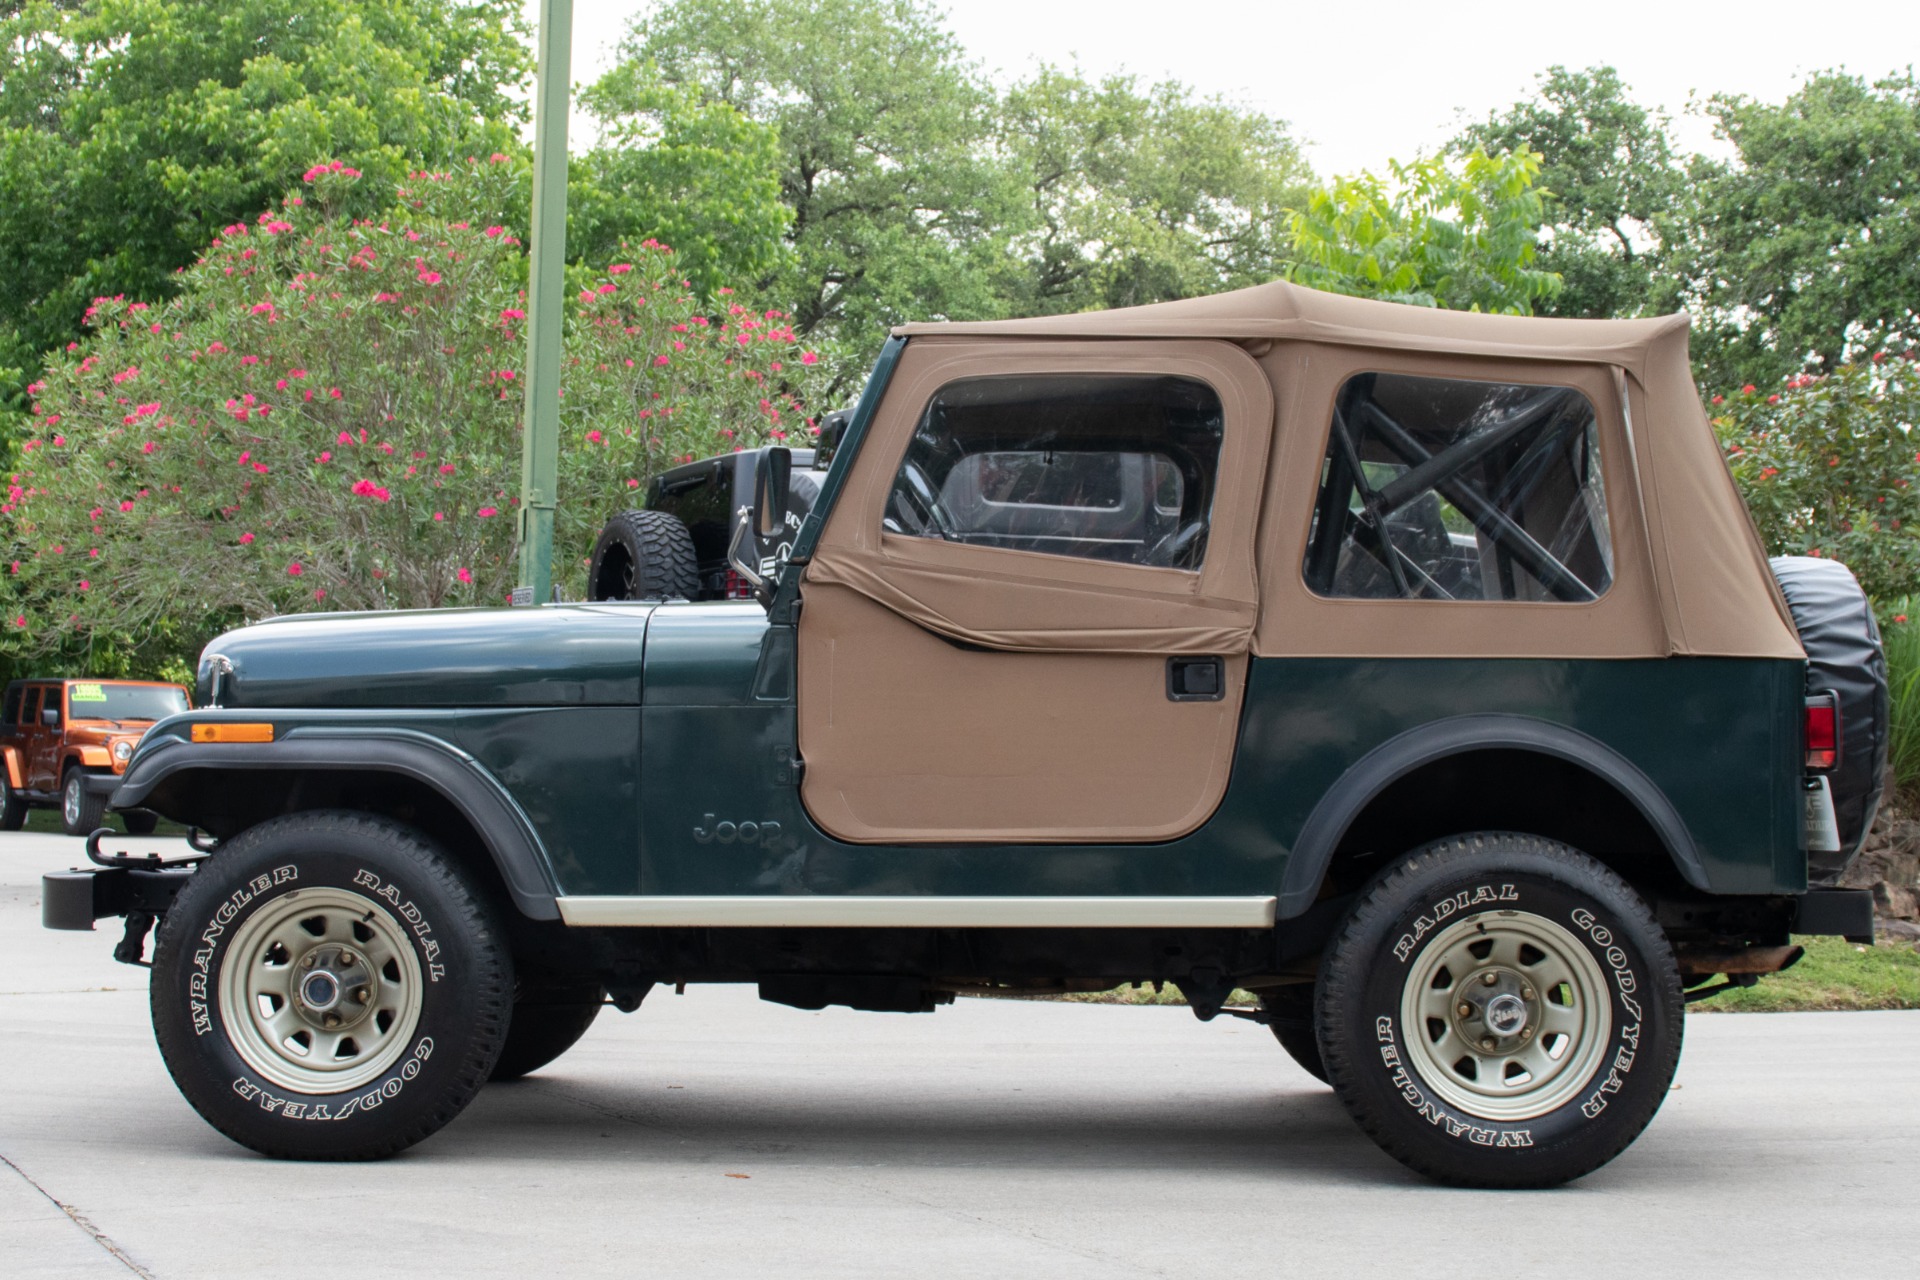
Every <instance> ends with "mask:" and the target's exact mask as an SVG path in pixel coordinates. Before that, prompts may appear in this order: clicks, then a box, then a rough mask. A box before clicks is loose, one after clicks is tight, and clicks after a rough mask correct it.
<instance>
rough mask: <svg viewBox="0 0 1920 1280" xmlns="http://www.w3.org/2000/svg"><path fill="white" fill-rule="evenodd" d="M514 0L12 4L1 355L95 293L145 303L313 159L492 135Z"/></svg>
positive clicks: (415, 150)
mask: <svg viewBox="0 0 1920 1280" xmlns="http://www.w3.org/2000/svg"><path fill="white" fill-rule="evenodd" d="M521 7H522V6H521V5H520V4H519V3H518V2H517V0H464V2H459V3H456V2H455V0H386V3H383V4H379V5H368V4H360V3H353V2H352V0H228V2H227V3H222V4H205V3H191V2H187V0H88V2H87V3H84V4H78V5H64V4H51V3H47V2H46V0H30V2H29V3H26V4H23V5H20V6H17V7H16V11H14V12H12V13H11V14H10V15H9V16H7V17H5V18H4V19H0V279H5V280H6V282H7V288H6V290H5V292H4V294H0V365H12V364H18V365H21V366H23V367H37V365H38V363H39V358H40V353H41V352H43V351H46V350H48V349H50V348H53V347H55V346H58V345H64V344H65V343H66V342H68V341H69V340H70V339H72V338H74V337H76V336H78V333H79V325H80V316H81V312H82V311H83V310H84V309H85V308H86V306H87V304H88V301H89V300H90V299H92V298H95V297H99V296H103V295H104V296H112V295H116V294H123V293H124V294H130V295H133V296H136V297H146V298H153V299H158V298H162V297H165V296H166V294H167V293H168V292H169V291H170V289H171V288H172V286H173V283H174V279H173V276H174V273H175V271H176V270H177V269H178V268H181V267H184V266H185V265H186V264H187V263H189V262H191V261H193V258H194V255H195V253H196V252H197V251H198V250H199V249H200V247H201V246H203V245H204V244H205V243H206V240H207V237H208V235H209V234H211V233H212V231H213V230H214V229H215V228H216V227H219V226H222V225H224V224H226V223H230V222H233V221H234V220H235V219H237V218H241V217H245V216H247V214H248V213H249V212H250V211H253V210H257V209H260V208H262V207H264V206H265V205H266V204H267V203H269V202H270V201H271V200H272V199H274V198H275V197H277V196H278V194H279V193H280V192H282V191H284V190H286V189H287V187H288V186H289V185H291V184H292V183H293V182H294V181H295V180H296V179H297V178H298V177H299V175H300V174H301V173H302V172H303V171H304V170H306V169H307V168H308V166H310V165H312V164H313V163H314V162H315V161H316V160H318V159H321V158H324V157H329V156H340V157H344V158H346V159H348V160H349V161H350V162H351V163H352V164H353V165H354V166H355V167H357V168H359V169H360V170H361V171H362V172H364V173H365V174H366V175H367V177H368V182H367V186H366V189H365V195H364V196H363V197H362V199H363V204H364V206H365V207H367V208H374V207H378V205H379V203H381V200H382V198H383V197H384V195H386V194H389V193H390V192H391V190H392V186H393V184H394V183H396V182H397V181H398V180H399V179H401V178H402V177H403V176H404V175H405V174H406V173H407V171H408V170H409V169H411V168H414V167H416V166H417V165H418V164H419V161H420V159H421V158H427V159H430V160H436V161H442V162H444V161H446V160H449V159H451V158H453V157H456V156H464V155H467V154H469V153H471V154H478V155H487V154H490V153H492V152H493V151H495V150H499V149H502V148H504V147H507V146H509V145H510V144H511V142H512V139H513V124H512V122H513V121H514V120H515V119H516V118H517V117H518V116H519V114H520V107H519V105H518V98H517V95H516V90H517V89H518V88H519V86H520V85H521V84H522V82H523V81H524V79H525V75H526V72H527V70H528V60H527V55H526V51H525V48H524V47H523V45H522V44H521V42H520V41H519V39H518V36H519V33H520V29H521V21H522V20H521Z"/></svg>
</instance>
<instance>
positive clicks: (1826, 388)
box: [1709, 355, 1920, 600]
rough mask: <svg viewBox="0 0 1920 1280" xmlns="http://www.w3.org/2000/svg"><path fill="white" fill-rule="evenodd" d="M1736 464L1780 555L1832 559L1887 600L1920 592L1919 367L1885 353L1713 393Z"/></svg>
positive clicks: (1772, 550)
mask: <svg viewBox="0 0 1920 1280" xmlns="http://www.w3.org/2000/svg"><path fill="white" fill-rule="evenodd" d="M1709 412H1710V413H1711V414H1712V415H1713V423H1714V428H1715V430H1716V431H1717V432H1718V433H1719V436H1720V443H1721V446H1722V447H1723V448H1724V449H1725V451H1726V455H1727V463H1728V465H1729V466H1730V467H1732V469H1733V476H1734V479H1735V481H1736V482H1738V484H1739V485H1740V489H1741V492H1742V493H1743V494H1744V495H1745V496H1746V500H1747V508H1748V510H1749V511H1751V512H1752V513H1753V519H1754V523H1755V525H1756V526H1757V527H1758V528H1759V530H1760V536H1761V538H1762V539H1763V540H1764V541H1765V542H1766V544H1767V551H1768V553H1769V554H1772V555H1807V556H1828V557H1831V558H1833V559H1835V560H1839V561H1840V562H1842V563H1843V564H1845V565H1846V566H1847V567H1848V568H1850V569H1852V570H1853V572H1854V574H1855V576H1857V577H1858V578H1859V579H1860V582H1861V585H1862V586H1864V587H1865V588H1866V590H1867V594H1868V595H1870V596H1872V597H1874V598H1875V599H1878V600H1887V599H1892V598H1893V597H1896V596H1904V595H1909V594H1913V593H1915V592H1916V590H1920V434H1916V432H1915V426H1916V425H1917V424H1920V370H1916V368H1915V365H1914V361H1913V359H1912V358H1911V356H1910V355H1899V356H1886V355H1879V356H1875V357H1873V359H1872V360H1867V361H1860V362H1858V363H1854V364H1848V365H1842V366H1840V367H1839V368H1836V369H1834V370H1833V371H1832V372H1831V373H1829V374H1826V375H1824V376H1813V375H1802V376H1799V377H1795V378H1790V379H1788V380H1787V382H1786V383H1785V384H1784V385H1783V386H1781V387H1780V388H1779V389H1778V390H1772V389H1762V388H1760V387H1756V386H1754V385H1752V384H1748V385H1746V386H1743V387H1741V388H1739V389H1738V390H1737V391H1733V392H1730V393H1727V394H1723V395H1716V396H1714V397H1713V398H1712V404H1711V407H1710V409H1709Z"/></svg>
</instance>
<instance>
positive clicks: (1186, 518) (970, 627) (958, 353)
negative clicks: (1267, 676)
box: [799, 338, 1273, 842]
mask: <svg viewBox="0 0 1920 1280" xmlns="http://www.w3.org/2000/svg"><path fill="white" fill-rule="evenodd" d="M1272 430H1273V400H1272V394H1271V391H1270V388H1269V386H1268V383H1267V381H1266V378H1265V375H1263V374H1262V373H1261V371H1260V369H1259V367H1258V366H1257V365H1256V364H1254V362H1253V361H1252V360H1251V359H1250V358H1249V357H1248V356H1247V355H1246V354H1245V353H1244V352H1243V351H1241V350H1240V349H1239V348H1238V347H1236V346H1233V345H1232V344H1228V343H1221V342H1211V341H1139V342H1100V343H1083V342H1055V341H1049V340H1039V339H1003V340H980V339H959V340H946V339H927V338H916V339H915V340H913V341H912V342H911V343H910V344H909V346H908V347H907V349H906V351H905V352H904V353H903V354H902V357H901V361H900V364H899V366H898V367H897V369H896V371H895V373H894V377H893V381H892V383H891V385H890V386H889V388H888V391H887V395H886V398H885V400H884V402H883V403H882V405H881V407H880V410H879V412H878V414H877V415H876V418H875V421H874V423H873V425H872V429H871V432H870V434H869V436H868V439H867V440H866V442H865V443H864V444H863V445H862V446H861V449H860V454H859V458H858V460H857V462H856V463H855V467H854V471H853V474H852V475H851V476H849V477H848V483H847V487H846V489H845V490H844V491H843V492H842V494H841V496H840V499H839V501H838V502H837V503H836V505H835V508H834V511H833V513H832V515H831V516H830V517H829V520H828V523H827V527H826V529H825V530H824V532H823V534H822V537H821V540H820V544H819V547H818V550H817V552H816V554H815V556H814V560H813V562H812V563H811V564H810V565H809V566H808V568H807V571H806V577H805V582H804V587H803V599H804V606H803V608H802V611H801V615H800V657H799V666H800V685H799V706H800V716H799V722H800V749H801V755H802V757H803V758H804V759H805V761H806V766H807V768H806V773H805V775H804V782H803V784H802V797H803V799H804V800H805V802H806V805H807V808H808V810H809V812H810V813H811V814H812V816H813V818H814V820H815V821H817V822H818V823H820V824H821V826H822V827H824V828H825V829H826V830H827V831H829V832H831V833H832V834H834V835H836V836H838V837H840V838H842V839H846V840H854V841H868V842H913V841H923V842H924V841H941V842H948V841H1051V842H1079V841H1089V842H1095V841H1097V842H1112V841H1153V840H1167V839H1171V838H1174V837H1177V836H1180V835H1183V834H1185V833H1187V832H1189V831H1192V830H1194V829H1195V828H1196V827H1198V826H1199V825H1200V824H1201V823H1203V822H1205V821H1206V819H1207V817H1208V815H1209V814H1211V813H1212V811H1213V809H1214V808H1215V807H1216V806H1217V805H1218V803H1219V801H1220V797H1221V795H1222V794H1223V793H1224V791H1225V789H1226V781H1227V774H1228V771H1229V769H1230V767H1231V765H1232V760H1233V746H1234V739H1235V734H1236V730H1237V727H1238V723H1239V712H1240V704H1241V694H1242V691H1243V688H1244V684H1245V675H1246V654H1247V650H1248V647H1249V644H1250V640H1251V636H1252V632H1253V627H1254V621H1255V615H1256V606H1257V597H1256V593H1255V574H1254V564H1253V547H1254V538H1255V526H1256V523H1257V517H1258V510H1257V507H1258V498H1257V495H1258V490H1259V486H1260V477H1261V475H1262V471H1263V466H1264V463H1265V459H1266V454H1267V449H1268V444H1269V438H1270V436H1271V433H1272Z"/></svg>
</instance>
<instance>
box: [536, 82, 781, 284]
mask: <svg viewBox="0 0 1920 1280" xmlns="http://www.w3.org/2000/svg"><path fill="white" fill-rule="evenodd" d="M580 102H581V105H582V106H583V107H585V108H586V109H587V110H588V111H589V112H590V113H592V114H593V115H594V116H595V117H596V118H598V120H599V122H600V127H601V142H600V145H599V146H598V147H596V148H595V149H594V150H593V151H591V152H589V153H588V154H587V155H585V156H584V157H579V158H577V159H576V160H575V161H574V163H573V165H572V172H571V174H570V175H569V179H568V191H567V208H568V224H567V254H568V257H569V258H572V259H575V260H578V261H588V262H593V261H604V260H606V258H607V256H608V255H609V254H611V253H613V252H614V251H615V249H616V248H617V247H618V245H619V242H620V241H621V240H623V239H632V238H638V237H641V236H652V237H654V238H656V239H659V240H663V241H665V242H666V243H668V244H670V245H672V246H673V247H674V250H675V252H676V254H677V261H678V262H679V263H680V267H681V270H682V271H683V272H685V274H686V276H687V278H688V279H690V280H691V281H692V282H693V287H694V288H695V289H696V290H697V291H699V292H700V293H701V294H703V295H705V296H709V297H711V296H714V291H715V290H717V289H718V288H720V287H721V286H722V285H724V284H726V283H728V282H731V281H741V280H758V279H761V278H764V277H769V276H772V275H775V274H776V273H777V272H778V270H779V269H780V268H781V267H782V266H783V265H784V264H785V251H784V239H783V238H784V236H785V234H786V230H787V223H788V219H789V217H790V213H789V210H788V209H787V207H786V206H785V205H784V204H782V203H781V202H780V138H779V135H778V134H777V133H775V132H774V130H773V129H771V128H770V127H768V126H766V125H762V124H758V123H756V122H754V121H752V120H749V119H748V118H747V117H745V116H743V115H741V114H740V112H738V111H736V110H735V109H734V108H732V107H731V106H728V105H727V104H726V103H724V102H703V101H701V100H700V99H699V98H697V97H696V96H695V95H694V94H692V93H691V92H689V91H687V90H685V89H681V88H676V87H674V86H672V85H669V84H666V83H664V82H663V81H662V80H661V79H660V78H659V76H658V74H657V73H656V72H655V71H654V69H653V68H652V67H651V66H650V65H649V64H646V63H644V62H626V63H623V64H622V65H621V66H619V67H616V68H615V69H614V70H612V71H610V72H608V73H607V74H606V75H605V76H604V77H602V78H601V80H600V81H599V83H597V84H595V85H594V86H593V87H592V88H590V89H589V90H587V91H586V92H585V93H584V94H582V95H581V98H580Z"/></svg>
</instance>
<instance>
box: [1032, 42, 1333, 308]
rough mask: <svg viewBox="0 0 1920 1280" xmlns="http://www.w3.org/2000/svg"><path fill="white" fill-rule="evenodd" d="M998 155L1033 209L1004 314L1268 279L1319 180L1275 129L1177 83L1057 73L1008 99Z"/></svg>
mask: <svg viewBox="0 0 1920 1280" xmlns="http://www.w3.org/2000/svg"><path fill="white" fill-rule="evenodd" d="M999 149H1000V151H1001V153H1002V154H1003V155H1004V156H1006V157H1007V159H1008V161H1009V163H1010V165H1011V168H1012V171H1013V177H1014V180H1015V181H1016V182H1017V183H1018V184H1019V186H1020V188H1021V189H1022V190H1023V191H1025V192H1026V193H1027V199H1028V200H1029V201H1030V203H1031V206H1032V207H1031V214H1030V216H1029V217H1028V218H1027V219H1026V220H1025V221H1024V223H1023V224H1017V225H1014V226H1011V227H1009V228H1008V231H1009V233H1010V239H1011V244H1010V249H1011V256H1012V257H1013V259H1014V261H1016V262H1017V263H1018V264H1019V267H1020V273H1019V275H1017V276H1016V277H1014V278H1013V279H1011V280H1010V281H1009V282H1008V284H1007V286H1006V291H1007V306H1008V309H1009V310H1010V311H1012V312H1014V313H1016V314H1024V315H1038V314H1047V313H1055V312H1072V311H1085V310H1091V309H1095V308H1100V307H1124V306H1134V305H1137V304H1139V303H1144V302H1159V301H1165V300H1167V299H1171V298H1186V297H1194V296H1197V295H1201V294H1208V293H1217V292H1219V291H1221V290H1222V289H1233V288H1238V287H1240V286H1242V285H1248V284H1259V283H1264V282H1266V281H1268V280H1272V279H1274V278H1275V277H1276V276H1278V275H1279V274H1280V273H1281V271H1282V269H1283V263H1284V259H1285V255H1286V248H1287V246H1286V234H1285V233H1286V211H1287V210H1288V209H1289V208H1290V207H1292V206H1293V205H1296V204H1298V203H1299V202H1300V200H1301V199H1302V198H1304V196H1305V194H1306V186H1307V183H1308V182H1309V181H1310V180H1311V176H1312V175H1311V174H1310V172H1309V171H1308V168H1307V164H1306V162H1305V161H1304V160H1303V159H1302V158H1301V156H1300V151H1299V148H1298V146H1296V145H1295V143H1294V141H1293V139H1292V138H1291V137H1290V136H1289V135H1288V133H1287V131H1286V127H1285V126H1284V125H1283V124H1281V123H1280V122H1278V121H1275V120H1272V119H1269V118H1268V117H1266V116H1263V115H1260V114H1258V113H1254V112H1248V111H1243V110H1240V109H1239V108H1236V107H1234V106H1231V105H1229V104H1227V103H1224V102H1220V101H1217V100H1200V99H1196V98H1195V97H1194V96H1193V94H1192V92H1191V91H1190V90H1188V89H1187V88H1186V87H1184V86H1182V85H1179V84H1176V83H1165V84H1157V85H1153V86H1151V87H1148V88H1145V89H1142V88H1141V87H1140V86H1139V84H1138V83H1137V81H1136V80H1135V79H1134V78H1133V77H1131V76H1122V75H1116V76H1108V77H1106V78H1105V79H1103V80H1101V81H1099V82H1098V83H1094V82H1091V81H1089V80H1087V79H1086V78H1085V77H1084V76H1082V75H1081V74H1079V73H1078V72H1077V71H1064V70H1061V69H1059V68H1055V67H1049V66H1043V67H1041V68H1040V69H1039V71H1038V72H1036V73H1035V75H1034V76H1033V78H1032V79H1031V80H1029V81H1027V82H1025V83H1023V84H1019V85H1016V86H1014V87H1013V88H1012V89H1011V90H1010V91H1009V92H1008V93H1007V96H1006V98H1005V100H1004V101H1003V102H1002V104H1001V108H1000V148H999Z"/></svg>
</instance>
